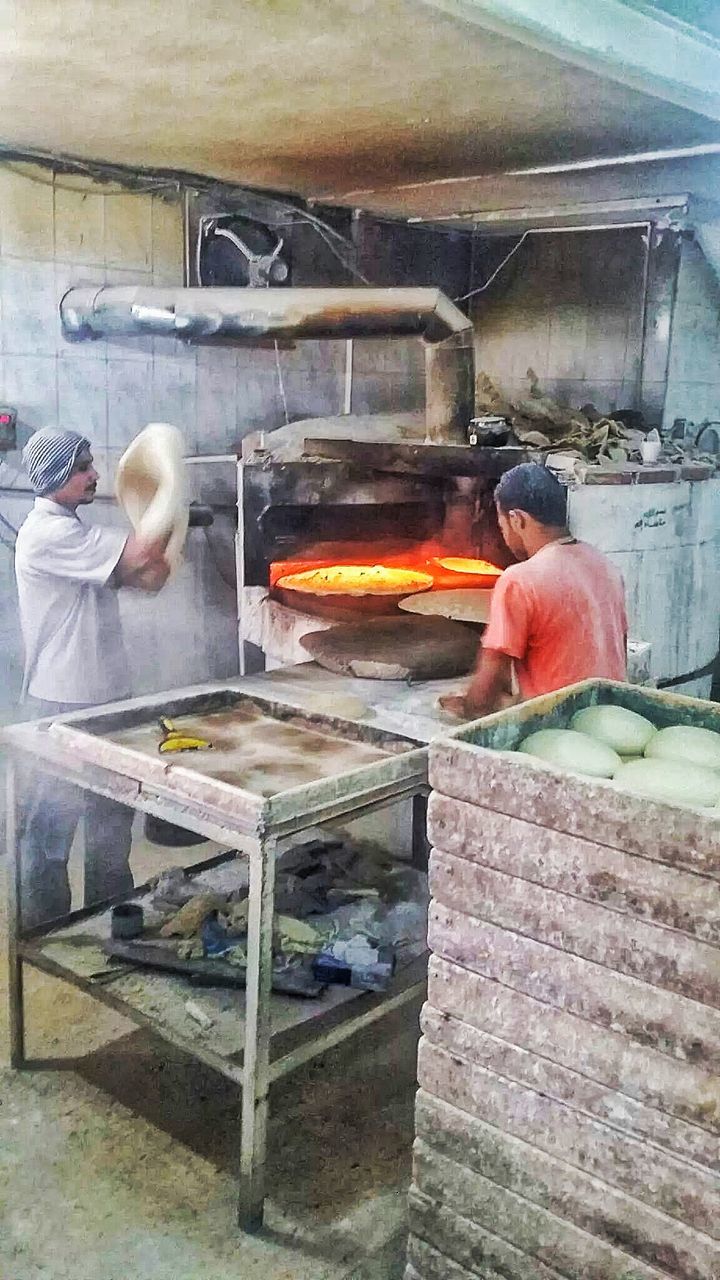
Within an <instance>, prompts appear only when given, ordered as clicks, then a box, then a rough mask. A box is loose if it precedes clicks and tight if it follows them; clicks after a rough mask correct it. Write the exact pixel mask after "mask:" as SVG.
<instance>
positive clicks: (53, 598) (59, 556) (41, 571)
mask: <svg viewBox="0 0 720 1280" xmlns="http://www.w3.org/2000/svg"><path fill="white" fill-rule="evenodd" d="M126 540H127V534H126V533H123V531H122V530H121V529H103V528H98V527H97V526H89V525H86V524H84V522H83V521H82V520H81V519H80V517H79V516H78V515H77V514H76V513H74V512H72V511H70V510H68V508H67V507H63V506H60V505H59V504H58V503H57V502H52V501H51V500H50V499H49V498H36V499H35V505H34V507H33V509H32V511H31V512H30V514H29V515H28V517H27V519H26V520H25V521H24V523H23V525H22V527H21V529H20V532H19V534H18V538H17V544H16V547H15V577H16V579H17V586H18V596H19V601H20V624H21V627H22V633H23V640H24V643H25V679H24V683H23V691H24V692H26V693H30V694H31V696H32V697H34V698H42V699H43V700H44V701H47V702H77V703H85V704H86V705H87V704H89V703H99V702H110V701H112V700H113V699H115V698H123V697H126V696H127V695H128V694H129V692H130V672H129V667H128V662H127V656H126V653H125V646H124V644H123V639H122V632H121V629H120V609H119V605H118V599H117V591H115V590H114V589H113V587H111V586H109V585H108V583H109V580H110V578H111V576H112V573H113V571H114V570H115V568H116V567H117V563H118V560H119V559H120V556H121V555H122V551H123V547H124V546H125V542H126Z"/></svg>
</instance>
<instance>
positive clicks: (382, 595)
mask: <svg viewBox="0 0 720 1280" xmlns="http://www.w3.org/2000/svg"><path fill="white" fill-rule="evenodd" d="M428 550H429V549H428V548H427V547H425V548H422V547H418V548H415V549H414V551H411V552H408V551H405V552H404V553H402V554H395V555H383V557H382V561H381V562H380V563H378V561H377V560H376V559H375V558H369V559H368V560H366V561H363V562H360V561H359V560H358V558H357V557H355V558H354V559H353V558H347V559H346V558H342V557H341V556H335V557H330V558H329V559H323V560H317V559H314V560H297V559H294V560H279V561H275V562H273V563H272V564H271V566H270V584H271V588H272V593H273V595H274V596H275V598H276V599H278V600H280V601H281V602H282V603H283V604H285V605H288V606H289V607H290V608H295V609H298V610H300V611H301V612H303V613H309V614H316V615H318V616H323V617H340V616H342V617H346V616H348V615H349V614H355V613H362V614H370V615H374V616H377V615H387V614H392V613H397V612H398V608H399V603H400V601H401V600H403V599H405V598H406V597H407V596H412V595H417V594H419V593H421V592H427V591H443V590H451V589H456V588H462V587H467V588H478V587H479V588H485V589H487V588H492V587H493V586H494V585H495V583H496V582H497V579H498V578H499V576H500V574H501V572H502V570H501V569H500V568H498V567H497V566H496V565H493V564H491V563H490V562H489V561H487V560H477V559H474V558H465V557H458V556H453V557H443V556H437V555H434V556H433V555H430V554H428Z"/></svg>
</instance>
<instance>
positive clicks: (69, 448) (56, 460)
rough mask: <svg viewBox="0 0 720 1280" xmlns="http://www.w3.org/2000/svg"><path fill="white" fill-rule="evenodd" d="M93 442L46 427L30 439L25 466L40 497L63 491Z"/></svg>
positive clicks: (24, 451)
mask: <svg viewBox="0 0 720 1280" xmlns="http://www.w3.org/2000/svg"><path fill="white" fill-rule="evenodd" d="M89 448H90V441H89V440H86V439H85V437H84V436H81V435H78V433H77V431H58V430H56V428H55V427H43V428H42V429H41V430H40V431H36V432H35V434H34V435H32V436H31V437H30V439H29V440H28V442H27V444H26V445H25V448H24V449H23V451H22V460H23V466H24V468H25V470H26V471H27V474H28V476H29V478H30V483H31V485H32V487H33V489H34V490H35V493H36V494H37V495H38V497H40V498H41V497H42V496H43V495H44V494H46V493H54V492H55V491H56V489H62V487H63V485H64V484H66V483H67V481H68V480H69V479H70V476H71V475H72V469H73V467H74V466H75V462H76V460H77V456H78V454H79V453H81V452H82V451H83V449H89Z"/></svg>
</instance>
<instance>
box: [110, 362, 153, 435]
mask: <svg viewBox="0 0 720 1280" xmlns="http://www.w3.org/2000/svg"><path fill="white" fill-rule="evenodd" d="M107 405H108V437H107V439H108V448H110V449H123V448H125V447H126V446H127V445H128V444H129V443H130V441H131V440H132V439H133V438H134V437H135V436H136V435H137V433H138V432H139V431H142V429H143V427H146V426H147V424H148V422H151V421H152V405H153V400H152V362H151V361H150V360H144V361H143V360H115V359H112V358H111V359H109V360H108V362H107Z"/></svg>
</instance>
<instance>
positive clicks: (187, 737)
mask: <svg viewBox="0 0 720 1280" xmlns="http://www.w3.org/2000/svg"><path fill="white" fill-rule="evenodd" d="M160 728H161V729H162V731H163V737H162V739H161V741H160V745H159V747H158V751H159V752H160V754H161V755H170V754H171V753H174V752H177V751H209V750H211V748H212V742H210V741H209V740H208V739H207V738H196V737H194V736H193V735H192V734H188V733H185V732H184V731H183V730H182V729H176V727H175V725H174V724H173V722H172V720H168V719H167V718H166V717H165V716H161V718H160Z"/></svg>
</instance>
